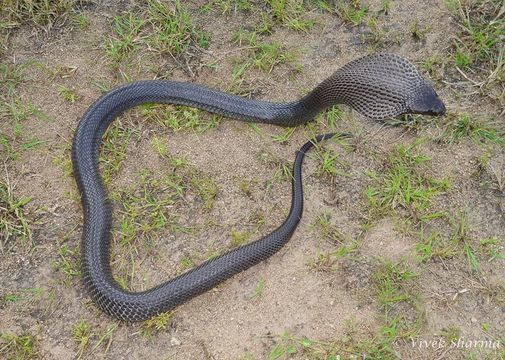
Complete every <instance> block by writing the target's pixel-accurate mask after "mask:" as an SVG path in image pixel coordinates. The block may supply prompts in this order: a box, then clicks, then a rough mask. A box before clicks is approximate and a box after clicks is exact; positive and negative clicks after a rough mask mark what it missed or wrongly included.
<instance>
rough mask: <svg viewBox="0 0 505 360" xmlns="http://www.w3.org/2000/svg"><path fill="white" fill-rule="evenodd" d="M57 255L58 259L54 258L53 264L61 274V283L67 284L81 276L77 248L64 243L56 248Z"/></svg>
mask: <svg viewBox="0 0 505 360" xmlns="http://www.w3.org/2000/svg"><path fill="white" fill-rule="evenodd" d="M58 256H59V260H56V261H55V262H54V264H53V265H54V267H55V269H56V270H58V271H60V272H61V273H62V274H63V276H64V279H63V283H64V284H65V285H67V286H68V285H70V284H71V283H72V282H73V281H74V280H75V279H76V278H78V277H80V276H81V263H80V253H79V249H77V248H75V249H71V248H70V247H69V246H68V245H67V244H64V245H62V246H61V247H60V248H59V249H58Z"/></svg>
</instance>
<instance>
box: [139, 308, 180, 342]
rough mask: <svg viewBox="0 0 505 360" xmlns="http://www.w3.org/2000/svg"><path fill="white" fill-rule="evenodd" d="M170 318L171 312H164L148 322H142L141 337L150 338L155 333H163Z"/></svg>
mask: <svg viewBox="0 0 505 360" xmlns="http://www.w3.org/2000/svg"><path fill="white" fill-rule="evenodd" d="M171 318H172V313H171V312H164V313H161V314H158V315H156V316H154V317H152V318H150V319H149V320H146V321H143V322H142V325H141V327H142V330H141V331H142V335H144V336H146V337H148V338H152V337H153V336H154V335H155V334H156V333H158V332H160V331H163V330H165V329H166V328H167V326H168V325H169V323H170V319H171Z"/></svg>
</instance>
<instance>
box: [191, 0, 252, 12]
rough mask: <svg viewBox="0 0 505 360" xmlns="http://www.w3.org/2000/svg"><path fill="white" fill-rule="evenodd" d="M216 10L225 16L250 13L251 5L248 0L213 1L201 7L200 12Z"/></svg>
mask: <svg viewBox="0 0 505 360" xmlns="http://www.w3.org/2000/svg"><path fill="white" fill-rule="evenodd" d="M216 8H219V12H220V13H221V14H223V15H225V14H230V13H232V12H233V13H235V12H238V11H250V10H252V9H253V4H251V2H250V1H249V0H213V1H210V2H209V3H207V4H205V5H204V6H202V7H201V8H200V11H201V12H203V13H208V12H210V11H211V10H213V9H216Z"/></svg>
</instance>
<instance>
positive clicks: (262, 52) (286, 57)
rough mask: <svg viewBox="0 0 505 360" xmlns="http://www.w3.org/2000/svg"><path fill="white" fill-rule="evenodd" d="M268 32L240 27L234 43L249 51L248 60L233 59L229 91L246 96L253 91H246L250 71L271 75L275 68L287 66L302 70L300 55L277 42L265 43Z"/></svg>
mask: <svg viewBox="0 0 505 360" xmlns="http://www.w3.org/2000/svg"><path fill="white" fill-rule="evenodd" d="M265 32H267V30H261V29H260V30H246V29H245V28H243V27H240V28H239V30H237V31H236V32H234V33H233V34H232V36H231V40H232V42H233V43H235V44H237V45H238V46H240V47H244V48H245V49H247V52H248V58H247V59H246V60H245V61H244V60H238V59H233V63H234V65H233V70H232V74H231V77H232V81H231V84H229V88H228V91H230V92H232V93H235V94H240V95H242V96H246V95H248V94H250V93H251V92H252V91H250V90H247V89H245V87H246V85H247V83H248V82H247V81H246V79H245V75H246V72H247V71H248V70H249V69H253V68H256V69H259V70H261V71H263V72H266V73H271V72H272V71H273V70H274V68H275V67H277V66H279V65H281V64H287V65H289V66H290V67H291V68H292V69H294V70H295V71H300V70H301V69H302V66H301V64H300V63H299V61H298V53H297V52H295V51H293V50H288V49H287V48H286V47H285V46H283V45H282V44H281V43H279V42H276V41H264V40H263V36H262V35H264V33H265Z"/></svg>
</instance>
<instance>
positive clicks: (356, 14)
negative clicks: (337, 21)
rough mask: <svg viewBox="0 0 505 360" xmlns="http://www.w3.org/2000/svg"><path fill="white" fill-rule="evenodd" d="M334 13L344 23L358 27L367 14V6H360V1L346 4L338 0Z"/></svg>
mask: <svg viewBox="0 0 505 360" xmlns="http://www.w3.org/2000/svg"><path fill="white" fill-rule="evenodd" d="M335 11H336V13H337V14H338V15H339V16H340V18H341V19H342V20H343V21H344V22H346V23H349V24H352V25H353V26H358V25H360V24H361V23H362V22H363V21H364V20H365V16H366V14H367V13H368V5H361V2H360V1H351V2H350V3H347V2H345V1H343V0H339V2H338V3H337V8H336V10H335Z"/></svg>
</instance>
